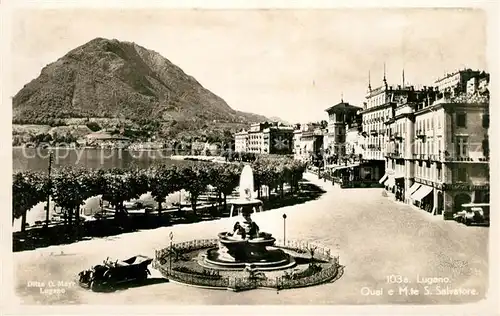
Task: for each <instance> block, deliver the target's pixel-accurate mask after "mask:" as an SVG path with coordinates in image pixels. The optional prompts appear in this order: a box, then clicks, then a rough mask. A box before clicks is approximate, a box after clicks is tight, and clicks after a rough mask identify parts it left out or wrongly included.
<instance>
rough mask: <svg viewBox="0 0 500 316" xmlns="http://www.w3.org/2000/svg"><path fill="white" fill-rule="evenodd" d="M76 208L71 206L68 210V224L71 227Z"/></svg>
mask: <svg viewBox="0 0 500 316" xmlns="http://www.w3.org/2000/svg"><path fill="white" fill-rule="evenodd" d="M74 210H75V209H74V208H70V209H69V210H68V226H69V227H71V226H72V225H73V212H74Z"/></svg>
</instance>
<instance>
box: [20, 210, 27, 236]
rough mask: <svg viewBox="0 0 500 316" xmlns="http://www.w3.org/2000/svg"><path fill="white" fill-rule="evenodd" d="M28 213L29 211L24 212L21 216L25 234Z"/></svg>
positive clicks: (22, 228) (22, 229)
mask: <svg viewBox="0 0 500 316" xmlns="http://www.w3.org/2000/svg"><path fill="white" fill-rule="evenodd" d="M26 213H28V211H24V212H23V214H22V216H21V231H22V232H24V231H25V230H26Z"/></svg>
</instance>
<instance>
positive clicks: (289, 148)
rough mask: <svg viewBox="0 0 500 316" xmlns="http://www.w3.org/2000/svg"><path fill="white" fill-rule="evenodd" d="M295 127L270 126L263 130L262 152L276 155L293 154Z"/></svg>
mask: <svg viewBox="0 0 500 316" xmlns="http://www.w3.org/2000/svg"><path fill="white" fill-rule="evenodd" d="M293 130H294V129H293V127H291V126H280V125H274V126H270V127H268V128H266V129H264V130H263V131H262V135H263V138H262V139H263V142H262V150H261V153H264V154H275V155H291V154H293Z"/></svg>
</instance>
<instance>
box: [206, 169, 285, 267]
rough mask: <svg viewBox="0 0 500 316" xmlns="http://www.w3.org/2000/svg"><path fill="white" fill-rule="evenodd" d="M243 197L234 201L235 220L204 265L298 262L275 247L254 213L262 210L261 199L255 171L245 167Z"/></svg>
mask: <svg viewBox="0 0 500 316" xmlns="http://www.w3.org/2000/svg"><path fill="white" fill-rule="evenodd" d="M239 193H240V198H239V199H238V200H236V201H234V202H232V207H231V212H230V218H236V222H235V223H234V226H233V227H232V229H231V231H229V232H221V233H219V234H218V237H219V244H218V248H213V249H209V250H208V252H207V254H206V255H205V256H204V258H203V260H202V261H201V262H200V264H201V265H203V266H206V267H209V268H214V269H229V270H233V269H238V270H242V269H244V268H245V266H246V265H249V264H252V265H254V266H255V267H256V268H257V269H259V270H277V269H285V268H289V267H291V266H294V265H295V262H294V260H293V259H292V258H291V257H290V256H289V255H288V254H286V253H285V252H284V251H282V250H281V249H277V248H274V247H272V246H273V245H274V243H275V242H276V239H275V238H274V237H272V235H271V234H269V233H266V232H261V231H260V229H259V226H258V225H257V224H256V223H255V222H254V221H253V220H252V218H251V215H252V214H253V213H256V212H260V211H262V201H261V200H258V199H255V198H253V196H254V195H255V192H254V184H253V173H252V168H251V167H250V166H248V165H247V166H245V167H244V168H243V171H242V173H241V177H240V186H239Z"/></svg>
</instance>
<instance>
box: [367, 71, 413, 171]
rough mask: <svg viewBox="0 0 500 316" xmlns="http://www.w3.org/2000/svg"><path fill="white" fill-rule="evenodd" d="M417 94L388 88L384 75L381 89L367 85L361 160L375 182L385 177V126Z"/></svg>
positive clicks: (399, 87) (401, 87)
mask: <svg viewBox="0 0 500 316" xmlns="http://www.w3.org/2000/svg"><path fill="white" fill-rule="evenodd" d="M414 91H415V88H414V87H413V86H405V85H388V84H387V80H386V77H385V73H384V79H383V84H382V86H380V87H378V88H374V89H372V87H371V83H370V81H369V82H368V91H367V94H366V102H365V103H364V106H363V109H362V110H361V111H360V115H361V124H362V132H361V135H362V136H363V138H364V139H363V141H362V145H361V146H362V159H363V161H364V162H365V163H364V165H365V168H371V171H370V174H371V177H372V180H379V179H381V178H382V176H384V174H385V152H386V149H385V146H386V143H387V140H388V137H389V136H388V134H387V131H386V128H387V127H386V122H388V121H389V120H391V119H392V118H393V117H394V112H395V108H396V105H397V104H398V102H400V100H402V99H404V98H407V97H408V95H409V94H410V93H412V92H414Z"/></svg>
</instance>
